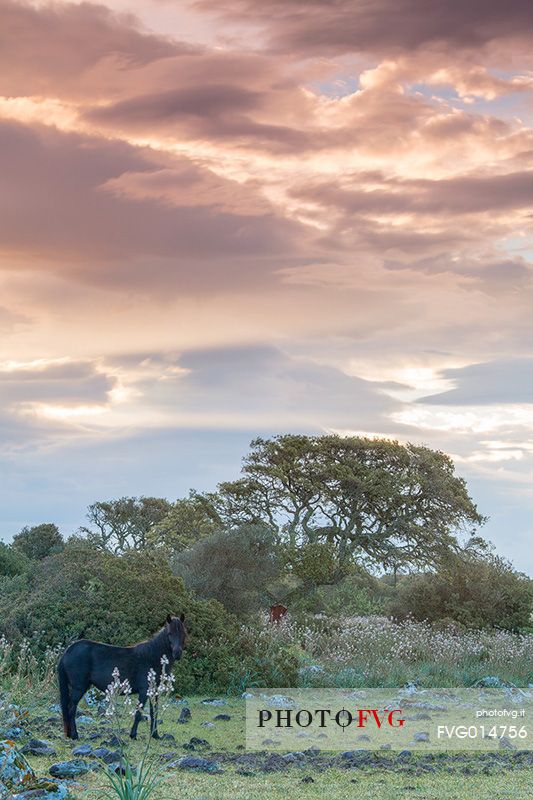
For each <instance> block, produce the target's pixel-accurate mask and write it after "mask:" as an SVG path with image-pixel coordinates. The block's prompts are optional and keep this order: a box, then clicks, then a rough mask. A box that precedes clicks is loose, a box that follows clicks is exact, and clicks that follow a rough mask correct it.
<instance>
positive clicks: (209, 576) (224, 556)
mask: <svg viewBox="0 0 533 800" xmlns="http://www.w3.org/2000/svg"><path fill="white" fill-rule="evenodd" d="M174 567H175V570H176V572H177V574H179V575H181V576H182V577H183V579H184V581H185V584H186V586H187V587H188V588H190V589H192V590H193V591H194V592H196V594H198V595H199V596H200V597H204V598H213V599H215V600H218V601H219V602H221V603H222V604H223V605H224V606H225V607H226V608H227V609H228V610H229V611H230V612H233V613H235V614H247V613H250V612H251V611H255V610H258V609H259V608H260V607H261V606H262V605H263V604H264V603H265V598H266V594H267V591H268V586H269V584H270V583H271V582H273V581H274V580H275V579H276V578H277V577H278V575H279V573H280V568H279V563H278V559H277V555H276V547H275V539H274V535H273V533H272V531H271V530H270V529H269V528H267V527H266V525H241V526H239V527H237V528H232V529H230V530H222V531H218V532H217V533H215V534H213V535H211V536H208V537H206V538H204V539H201V540H200V541H198V542H197V543H196V544H195V545H194V546H193V547H191V548H190V549H189V550H186V551H185V552H183V553H182V554H181V555H180V556H179V557H178V558H177V559H176V561H175V562H174Z"/></svg>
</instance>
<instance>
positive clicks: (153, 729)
mask: <svg viewBox="0 0 533 800" xmlns="http://www.w3.org/2000/svg"><path fill="white" fill-rule="evenodd" d="M150 735H151V736H152V739H159V733H158V730H157V700H156V702H155V703H153V702H152V701H151V700H150Z"/></svg>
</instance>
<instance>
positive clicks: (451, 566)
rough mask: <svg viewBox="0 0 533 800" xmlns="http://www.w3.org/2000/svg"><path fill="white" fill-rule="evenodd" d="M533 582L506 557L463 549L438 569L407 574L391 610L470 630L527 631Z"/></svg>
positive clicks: (401, 616)
mask: <svg viewBox="0 0 533 800" xmlns="http://www.w3.org/2000/svg"><path fill="white" fill-rule="evenodd" d="M532 611H533V581H531V580H530V579H529V578H527V577H526V576H525V575H522V574H521V573H519V572H516V571H515V570H514V569H513V568H512V566H511V565H510V564H509V563H508V562H507V561H505V560H504V559H502V558H499V557H497V556H493V555H490V554H489V555H484V556H481V555H477V554H467V553H461V554H458V555H454V556H450V557H448V559H447V560H446V561H445V562H444V563H443V564H442V566H441V567H440V569H439V570H438V571H437V572H434V573H420V574H416V575H408V576H404V577H403V578H401V579H400V582H399V584H398V591H397V596H396V598H395V600H393V601H392V603H391V606H390V612H391V613H392V615H393V616H395V617H397V618H399V619H405V618H406V617H408V616H412V617H414V618H415V619H419V620H428V621H429V622H435V621H437V620H444V619H451V620H454V621H456V622H459V623H460V624H462V625H464V626H466V627H470V628H482V627H498V628H504V629H506V630H511V631H520V630H525V629H526V628H527V627H528V626H529V625H530V624H531V613H532Z"/></svg>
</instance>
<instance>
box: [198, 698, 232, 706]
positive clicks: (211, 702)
mask: <svg viewBox="0 0 533 800" xmlns="http://www.w3.org/2000/svg"><path fill="white" fill-rule="evenodd" d="M202 703H203V705H204V706H225V705H227V700H224V699H223V698H222V697H208V698H207V699H206V700H202Z"/></svg>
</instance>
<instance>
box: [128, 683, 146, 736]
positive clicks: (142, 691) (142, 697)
mask: <svg viewBox="0 0 533 800" xmlns="http://www.w3.org/2000/svg"><path fill="white" fill-rule="evenodd" d="M147 697H148V689H140V690H139V704H140V705H141V706H143V707H144V705H145V703H146V698H147ZM142 718H143V715H142V712H141V711H139V709H137V711H136V712H135V718H134V720H133V725H132V728H131V731H130V738H131V739H136V738H137V728H138V727H139V722H140V721H141V720H142Z"/></svg>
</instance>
